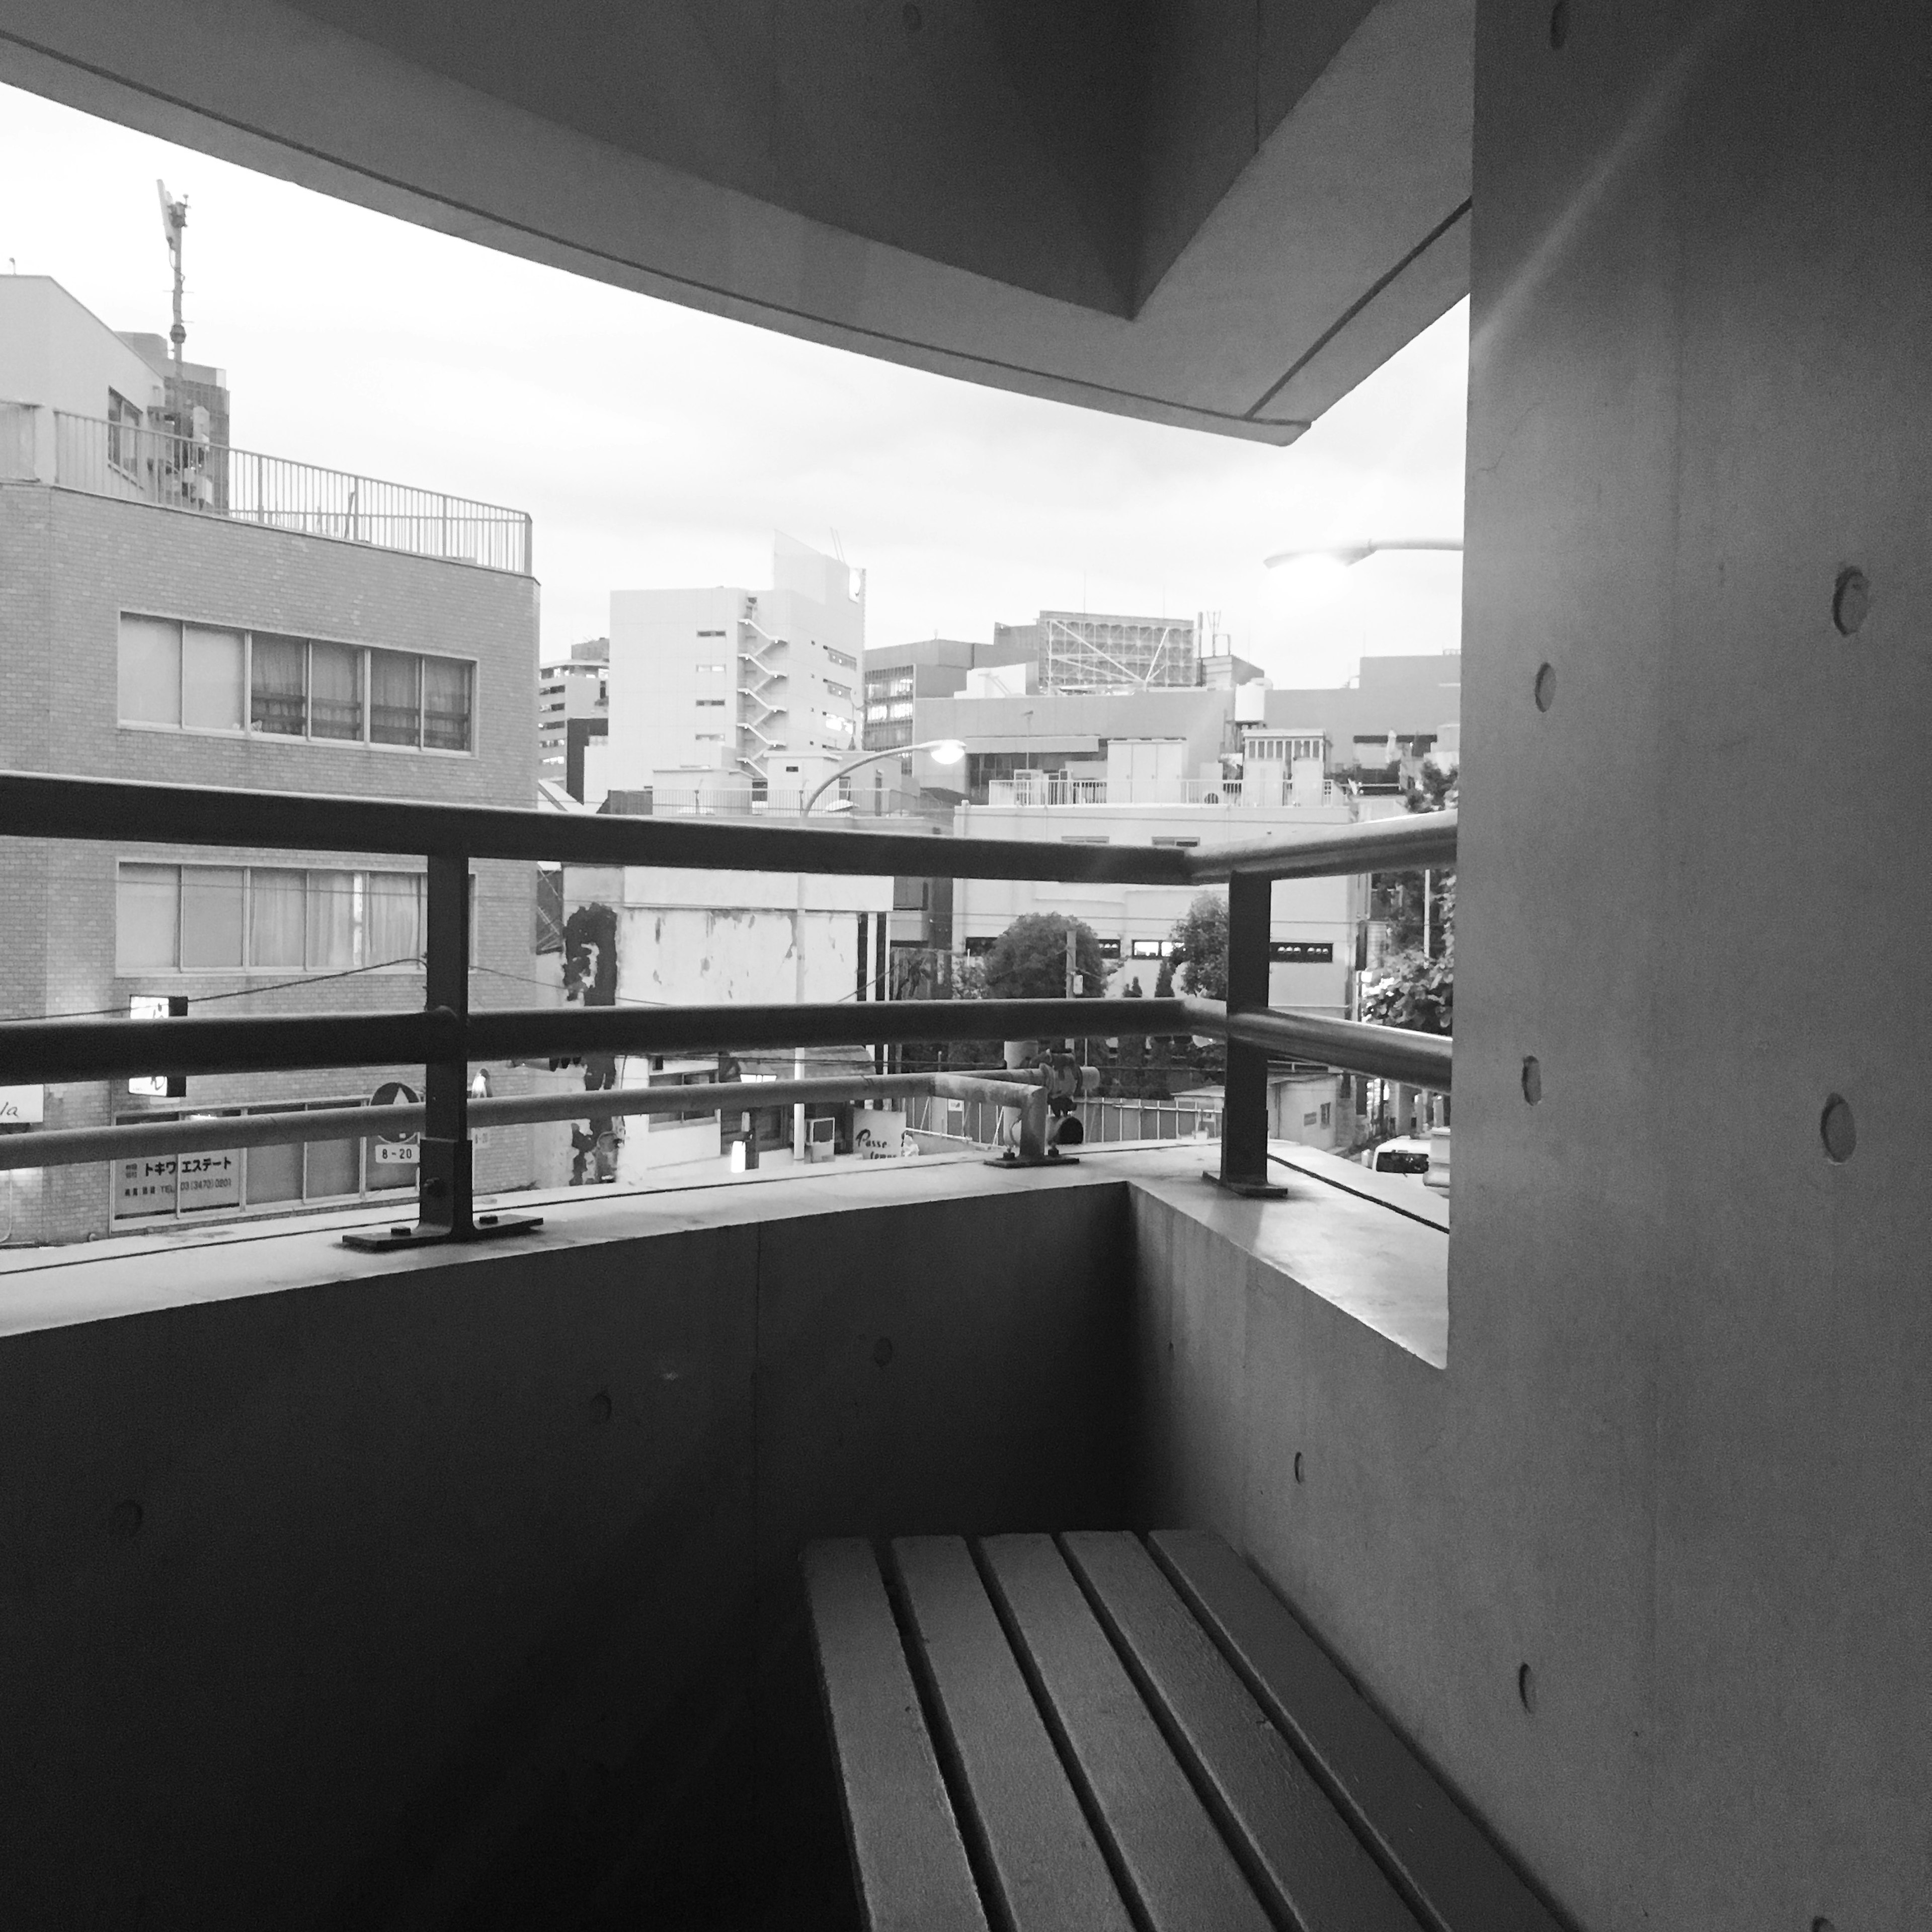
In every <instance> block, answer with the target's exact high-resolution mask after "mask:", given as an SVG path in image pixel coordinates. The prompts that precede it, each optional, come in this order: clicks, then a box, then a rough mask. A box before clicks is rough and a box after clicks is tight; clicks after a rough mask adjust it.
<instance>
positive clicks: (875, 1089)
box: [0, 1073, 1037, 1172]
mask: <svg viewBox="0 0 1932 1932" xmlns="http://www.w3.org/2000/svg"><path fill="white" fill-rule="evenodd" d="M1029 1082H1031V1083H1033V1084H1037V1077H1036V1076H1030V1075H1013V1076H1008V1077H1007V1078H1005V1079H998V1078H992V1077H987V1078H983V1079H980V1078H975V1077H974V1076H971V1075H970V1074H968V1075H962V1074H953V1073H861V1074H844V1075H841V1076H838V1077H837V1078H835V1079H825V1080H733V1081H715V1080H714V1081H708V1082H705V1083H703V1085H693V1086H689V1087H613V1088H601V1089H596V1088H586V1089H580V1090H579V1091H574V1092H571V1093H568V1094H505V1095H503V1096H502V1097H499V1098H496V1099H493V1100H472V1102H470V1103H469V1124H470V1125H471V1127H472V1128H474V1127H527V1126H534V1125H535V1124H538V1123H539V1122H541V1121H583V1120H589V1119H590V1118H592V1117H596V1118H604V1117H606V1116H610V1115H619V1114H622V1115H633V1114H676V1113H685V1112H697V1111H699V1110H700V1109H702V1110H703V1111H704V1112H719V1113H730V1112H755V1111H756V1110H757V1109H760V1108H766V1107H799V1106H820V1105H829V1104H831V1103H842V1102H848V1101H859V1100H892V1099H895V1098H907V1097H912V1098H917V1097H926V1096H934V1097H939V1098H942V1099H948V1100H977V1101H979V1102H981V1103H983V1104H986V1105H988V1106H998V1107H1013V1108H1017V1107H1018V1106H1020V1105H1022V1099H1023V1097H1022V1095H1021V1094H1018V1093H1016V1092H1015V1091H1014V1088H1015V1086H1016V1085H1025V1084H1027V1083H1029ZM426 1115H428V1109H427V1108H426V1107H425V1106H422V1104H421V1103H416V1104H414V1105H406V1106H389V1107H314V1108H305V1109H299V1110H294V1111H290V1112H282V1113H265V1114H229V1115H215V1116H213V1117H207V1116H202V1117H198V1118H195V1119H193V1120H184V1121H129V1122H125V1123H123V1124H121V1125H119V1126H117V1127H57V1128H55V1129H54V1130H52V1131H51V1132H48V1133H18V1134H7V1135H4V1136H0V1172H5V1171H7V1170H8V1169H18V1168H33V1167H71V1166H75V1165H77V1164H78V1163H82V1162H84V1161H95V1160H126V1159H129V1158H130V1157H140V1156H142V1155H148V1154H215V1153H226V1152H227V1151H229V1149H231V1148H251V1147H287V1146H290V1145H293V1144H294V1143H296V1142H314V1141H338V1140H358V1139H369V1138H371V1136H376V1135H386V1136H400V1135H403V1134H412V1133H422V1130H423V1127H424V1124H425V1117H426Z"/></svg>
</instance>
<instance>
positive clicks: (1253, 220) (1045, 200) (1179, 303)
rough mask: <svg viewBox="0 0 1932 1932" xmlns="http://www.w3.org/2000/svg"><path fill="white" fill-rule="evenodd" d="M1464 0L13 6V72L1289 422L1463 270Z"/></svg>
mask: <svg viewBox="0 0 1932 1932" xmlns="http://www.w3.org/2000/svg"><path fill="white" fill-rule="evenodd" d="M1472 43H1473V0H1381V4H1371V0H919V4H917V5H904V4H902V0H657V4H655V5H648V4H644V5H640V4H636V0H545V4H544V5H541V6H540V7H532V6H530V5H528V4H527V0H517V4H512V0H465V4H463V5H458V4H456V0H296V4H284V0H0V79H4V80H7V81H9V82H10V83H13V84H14V85H16V86H22V87H25V88H28V89H31V90H33V91H34V92H37V93H40V94H43V95H49V96H51V97H52V98H55V99H57V100H60V101H66V102H68V103H69V104H71V105H73V106H74V107H80V108H83V109H85V110H87V111H88V112H89V113H95V114H100V115H106V116H107V117H109V118H113V119H115V120H117V121H124V122H126V123H127V124H130V125H132V126H135V127H142V128H145V129H146V130H148V131H150V132H151V133H157V134H160V135H162V136H166V138H168V139H171V140H174V141H178V142H181V143H183V144H184V145H190V146H193V147H197V148H202V149H204V150H205V151H208V152H210V153H213V154H220V155H221V156H223V157H225V158H226V159H229V160H235V161H239V162H241V163H244V164H245V165H247V166H252V167H256V168H259V169H263V170H265V171H266V172H269V173H272V174H276V175H282V176H284V177H286V178H288V179H290V180H293V181H300V182H302V183H303V184H305V185H307V186H309V187H315V188H319V189H321V190H324V191H326V192H328V193H333V194H336V195H340V196H344V198H346V199H350V200H353V201H357V202H363V203H365V204H366V205H369V206H371V207H374V208H381V209H383V210H385V211H387V212H389V213H391V214H398V215H401V216H402V217H405V218H407V219H408V220H414V221H419V222H422V223H425V224H426V225H428V226H432V227H435V228H439V229H444V230H446V231H447V232H449V233H452V234H457V235H461V236H466V237H468V238H469V239H472V240H474V241H477V242H482V243H484V244H486V245H489V246H490V247H493V248H502V249H505V250H508V251H510V252H511V253H514V254H521V255H526V256H529V257H532V258H534V259H535V260H541V261H544V262H549V263H554V264H556V265H558V266H562V267H564V268H567V269H571V270H574V271H575V272H578V273H580V274H583V275H590V276H594V277H595V278H598V279H599V280H601V281H608V282H613V283H616V284H620V285H622V286H623V287H628V288H634V289H637V290H643V291H644V292H645V293H649V294H652V295H655V296H663V297H665V298H667V299H669V300H671V301H673V302H681V303H683V304H685V305H688V306H690V307H692V308H702V309H706V310H709V311H712V312H714V313H716V314H721V315H729V316H733V317H737V318H739V319H740V320H745V321H748V322H754V323H760V324H763V325H765V326H769V327H771V328H775V329H783V330H785V331H787V332H789V333H790V334H793V335H801V336H805V337H808V338H811V340H813V341H820V342H828V343H833V344H838V345H839V346H841V347H845V348H849V349H855V350H860V351H862V352H864V353H868V354H871V355H876V356H885V357H887V358H889V359H892V360H893V361H895V362H904V363H908V364H910V365H913V366H915V367H917V368H926V369H932V370H936V371H941V372H942V373H944V374H949V375H953V376H959V377H965V378H967V379H968V380H973V381H977V382H982V383H991V384H994V385H995V386H999V387H1001V388H1006V389H1017V390H1021V391H1024V392H1027V393H1028V394H1031V395H1042V396H1050V397H1054V398H1058V399H1060V400H1061V401H1068V402H1074V403H1081V404H1088V405H1090V406H1091V407H1097V408H1100V409H1106V410H1115V411H1117V412H1119V413H1124V414H1127V415H1130V416H1144V417H1148V418H1150V419H1154V420H1155V421H1158V422H1172V423H1179V424H1183V425H1187V426H1188V427H1190V428H1198V429H1205V430H1211V431H1217V432H1218V433H1221V434H1229V435H1235V436H1243V437H1254V438H1257V439H1259V440H1264V441H1268V442H1273V443H1287V442H1292V440H1294V438H1295V437H1296V436H1298V434H1300V433H1301V431H1302V430H1303V429H1304V428H1306V427H1307V425H1308V423H1309V422H1310V421H1311V420H1313V418H1314V417H1315V416H1317V415H1319V413H1321V411H1322V410H1324V409H1325V408H1326V407H1328V405H1329V404H1331V403H1332V402H1333V401H1335V400H1336V398H1338V397H1339V396H1340V395H1343V394H1345V393H1346V392H1347V391H1348V390H1349V389H1352V388H1353V387H1354V386H1355V384H1356V383H1358V382H1360V381H1361V380H1362V378H1363V377H1364V376H1366V375H1367V374H1369V372H1370V371H1371V370H1373V368H1375V367H1376V365H1378V364H1379V363H1380V362H1382V361H1384V360H1385V359H1386V358H1387V357H1388V356H1390V355H1391V354H1392V353H1394V351H1395V350H1397V349H1398V348H1400V347H1401V346H1402V344H1403V343H1405V342H1406V341H1408V340H1409V338H1411V337H1412V336H1413V335H1415V334H1416V333H1417V332H1418V331H1419V330H1421V329H1423V328H1425V327H1426V326H1427V325H1428V324H1429V323H1431V322H1433V320H1435V319H1436V317H1438V316H1439V315H1440V314H1442V312H1443V311H1445V309H1447V308H1449V307H1450V306H1451V305H1452V304H1453V303H1454V302H1456V301H1457V299H1460V296H1462V295H1463V293H1465V292H1466V289H1467V287H1468V276H1469V266H1468V263H1469V242H1468V231H1469V175H1470V123H1471V68H1472Z"/></svg>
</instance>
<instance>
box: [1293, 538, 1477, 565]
mask: <svg viewBox="0 0 1932 1932" xmlns="http://www.w3.org/2000/svg"><path fill="white" fill-rule="evenodd" d="M1462 547H1463V539H1462V538H1460V537H1363V538H1359V539H1358V540H1356V541H1352V542H1343V543H1325V544H1296V545H1295V547H1294V548H1293V549H1292V550H1277V551H1276V552H1275V553H1274V556H1268V557H1264V558H1262V562H1263V564H1264V565H1266V567H1267V568H1268V569H1270V570H1274V569H1275V568H1278V567H1279V566H1280V565H1282V564H1284V563H1300V562H1302V561H1303V560H1304V559H1306V558H1308V557H1325V558H1326V559H1328V561H1329V562H1331V563H1339V564H1343V565H1347V564H1352V563H1360V562H1361V560H1362V559H1363V558H1364V557H1365V556H1374V555H1375V553H1376V551H1378V550H1457V551H1460V550H1461V549H1462Z"/></svg>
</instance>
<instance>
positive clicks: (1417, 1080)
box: [1184, 999, 1454, 1133]
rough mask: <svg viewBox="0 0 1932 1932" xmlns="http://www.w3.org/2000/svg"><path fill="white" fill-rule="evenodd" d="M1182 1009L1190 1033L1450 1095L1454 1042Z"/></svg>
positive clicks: (1321, 1021) (1270, 1011) (1341, 1023)
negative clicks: (1265, 1049) (1185, 1014)
mask: <svg viewBox="0 0 1932 1932" xmlns="http://www.w3.org/2000/svg"><path fill="white" fill-rule="evenodd" d="M1184 1004H1185V1005H1186V1007H1187V1010H1188V1014H1189V1019H1188V1029H1189V1031H1192V1032H1194V1033H1205V1034H1217V1035H1219V1036H1220V1037H1221V1038H1222V1039H1223V1040H1239V1041H1241V1042H1243V1043H1246V1044H1247V1045H1249V1046H1264V1047H1268V1048H1270V1049H1272V1050H1273V1051H1274V1052H1277V1053H1279V1054H1280V1055H1282V1056H1283V1058H1292V1059H1296V1060H1311V1061H1316V1062H1317V1063H1318V1064H1320V1065H1322V1066H1324V1067H1339V1068H1340V1069H1341V1070H1343V1072H1345V1073H1367V1074H1373V1076H1376V1078H1377V1079H1384V1080H1406V1081H1407V1082H1409V1083H1410V1084H1411V1085H1414V1086H1417V1087H1427V1088H1429V1089H1430V1091H1432V1092H1435V1093H1439V1094H1446V1093H1448V1091H1449V1070H1450V1061H1451V1055H1452V1054H1453V1052H1454V1042H1453V1041H1452V1040H1450V1039H1448V1037H1446V1036H1445V1035H1443V1034H1429V1033H1411V1032H1410V1031H1408V1029H1407V1028H1403V1027H1384V1026H1370V1025H1367V1024H1366V1023H1365V1022H1363V1021H1361V1020H1337V1019H1328V1018H1326V1017H1325V1016H1322V1015H1319V1014H1316V1013H1284V1012H1283V1011H1281V1010H1280V1009H1279V1008H1277V1007H1250V1008H1247V1009H1244V1010H1241V1011H1238V1012H1235V1013H1230V1012H1229V1010H1228V1009H1227V1008H1226V1006H1224V1005H1223V1004H1222V1002H1221V1001H1219V1000H1194V999H1190V1000H1188V1001H1184ZM1223 1132H1224V1133H1225V1132H1226V1129H1225V1127H1224V1129H1223Z"/></svg>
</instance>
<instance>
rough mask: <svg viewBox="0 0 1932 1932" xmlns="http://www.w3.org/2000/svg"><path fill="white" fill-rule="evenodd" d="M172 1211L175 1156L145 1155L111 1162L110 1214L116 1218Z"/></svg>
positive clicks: (173, 1205)
mask: <svg viewBox="0 0 1932 1932" xmlns="http://www.w3.org/2000/svg"><path fill="white" fill-rule="evenodd" d="M174 1211H175V1157H174V1156H173V1155H172V1154H164V1155H161V1156H158V1157H154V1158H148V1157H145V1156H143V1157H141V1158H139V1159H138V1160H117V1161H116V1162H115V1163H114V1213H115V1217H116V1218H117V1219H128V1218H131V1217H133V1216H135V1215H136V1214H172V1213H173V1212H174Z"/></svg>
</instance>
